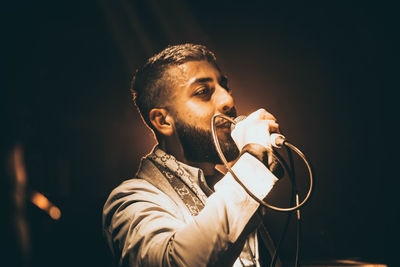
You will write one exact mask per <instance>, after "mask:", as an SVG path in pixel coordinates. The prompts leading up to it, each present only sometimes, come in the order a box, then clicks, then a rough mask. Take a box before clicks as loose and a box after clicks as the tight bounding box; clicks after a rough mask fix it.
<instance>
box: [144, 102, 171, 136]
mask: <svg viewBox="0 0 400 267" xmlns="http://www.w3.org/2000/svg"><path fill="white" fill-rule="evenodd" d="M149 119H150V122H151V124H153V126H154V128H155V129H156V130H157V131H158V132H159V133H161V134H162V135H166V136H171V135H172V134H173V133H174V119H173V118H172V117H171V116H170V115H169V113H168V111H167V110H166V109H164V108H153V109H152V110H150V112H149Z"/></svg>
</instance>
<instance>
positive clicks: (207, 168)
mask: <svg viewBox="0 0 400 267" xmlns="http://www.w3.org/2000/svg"><path fill="white" fill-rule="evenodd" d="M158 146H159V147H160V148H161V149H162V150H164V151H165V152H166V153H168V154H170V155H173V156H174V157H175V158H176V159H177V160H178V161H180V162H182V163H185V164H187V165H189V166H193V167H196V168H199V169H201V170H202V171H203V173H204V176H205V178H206V182H207V185H208V186H209V187H210V188H213V187H214V185H215V184H216V183H217V182H218V181H219V180H220V179H221V178H222V176H223V175H221V173H220V172H218V171H217V170H216V169H215V164H214V163H211V162H194V161H190V160H188V159H187V158H186V157H185V154H184V153H183V148H182V146H181V145H180V144H177V143H176V142H171V140H168V141H167V140H162V141H160V142H159V144H158Z"/></svg>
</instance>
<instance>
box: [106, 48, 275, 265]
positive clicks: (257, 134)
mask: <svg viewBox="0 0 400 267" xmlns="http://www.w3.org/2000/svg"><path fill="white" fill-rule="evenodd" d="M132 90H133V92H134V94H135V103H136V105H137V107H138V109H139V111H140V113H141V115H142V118H143V120H144V121H145V123H146V124H147V125H148V126H149V127H150V128H151V129H152V130H153V132H154V134H155V137H156V139H157V141H158V145H157V146H156V147H155V148H154V150H153V151H152V152H151V153H150V154H149V155H147V156H146V157H145V158H143V159H142V162H141V165H140V168H139V171H138V173H137V175H136V177H135V178H134V179H130V180H127V181H125V182H123V183H122V184H121V185H119V186H118V187H117V188H116V189H114V190H113V191H112V193H111V194H110V196H109V198H108V200H107V201H106V203H105V206H104V210H103V227H104V234H105V237H106V239H107V242H108V244H109V246H110V249H111V251H112V253H113V256H114V258H115V261H116V264H117V265H120V266H260V264H263V266H264V265H265V266H268V265H269V263H270V261H271V252H272V246H273V245H272V243H271V240H270V239H269V236H268V235H267V233H266V231H265V229H264V228H263V226H262V224H261V222H262V220H261V216H260V213H259V212H258V211H259V209H260V207H259V204H258V202H256V201H255V200H253V199H252V198H251V197H250V196H249V195H248V194H247V193H246V192H245V191H244V189H243V188H242V187H241V186H240V185H239V184H238V183H237V182H236V181H235V180H234V179H233V177H232V176H231V174H229V173H228V174H224V173H223V172H222V173H221V172H220V171H217V169H216V166H217V165H218V164H220V163H221V161H220V159H219V157H218V154H217V152H216V150H215V148H214V144H213V141H212V136H211V124H210V122H211V118H212V116H213V115H214V114H218V113H222V114H225V115H228V116H230V117H235V116H236V110H235V105H234V100H233V98H232V95H231V91H230V90H229V89H228V87H227V79H226V77H225V76H224V75H223V74H222V72H221V70H220V69H219V68H218V66H217V64H216V59H215V56H214V54H213V53H212V52H210V51H209V50H208V49H207V48H206V47H204V46H201V45H193V44H184V45H176V46H170V47H167V48H166V49H165V50H163V51H162V52H160V53H159V54H157V55H155V56H153V57H152V58H150V59H149V60H148V61H147V63H146V64H145V65H144V66H143V67H142V68H141V69H139V70H138V71H137V72H136V74H135V77H134V80H133V83H132ZM216 124H217V135H218V138H219V140H220V143H221V147H222V150H223V151H224V153H225V155H226V157H227V159H228V161H231V162H232V164H233V167H232V168H233V170H234V171H235V173H236V174H237V176H238V177H239V179H240V180H241V181H242V182H243V183H244V184H245V185H246V186H247V187H248V188H249V190H250V191H251V192H252V193H254V194H255V195H256V196H257V197H258V198H261V199H263V198H265V196H266V195H267V194H268V192H269V191H270V190H271V188H272V187H273V185H274V183H275V182H276V181H277V178H276V177H275V176H274V175H273V174H272V173H271V171H270V170H269V169H268V168H267V165H268V164H266V165H265V164H264V163H263V162H261V161H260V160H259V159H262V158H263V156H265V154H266V153H267V151H268V148H270V146H271V144H270V141H269V134H270V132H273V131H277V130H278V124H277V123H276V121H275V118H274V117H273V116H272V115H271V114H270V113H268V112H266V111H265V110H263V109H260V110H258V111H256V112H254V113H252V114H251V115H249V116H248V117H247V118H246V119H245V120H243V121H241V122H239V123H238V124H237V126H236V128H235V129H234V130H233V131H232V134H231V130H230V123H228V122H227V121H225V120H223V119H219V120H217V121H216ZM249 144H250V145H249ZM240 152H241V153H240ZM239 153H240V154H239Z"/></svg>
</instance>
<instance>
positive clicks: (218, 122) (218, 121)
mask: <svg viewBox="0 0 400 267" xmlns="http://www.w3.org/2000/svg"><path fill="white" fill-rule="evenodd" d="M223 114H224V115H225V116H228V117H231V118H233V119H234V118H236V117H237V112H236V108H235V107H233V108H231V109H230V110H228V111H227V112H225V113H223ZM215 124H216V125H217V126H219V127H222V126H224V127H229V126H230V124H231V123H230V122H229V121H228V120H226V119H224V118H216V120H215Z"/></svg>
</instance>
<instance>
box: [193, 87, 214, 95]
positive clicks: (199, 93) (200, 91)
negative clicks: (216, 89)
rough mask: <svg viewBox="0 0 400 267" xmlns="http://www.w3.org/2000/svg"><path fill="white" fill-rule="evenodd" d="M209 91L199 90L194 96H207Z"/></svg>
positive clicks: (206, 89) (206, 88)
mask: <svg viewBox="0 0 400 267" xmlns="http://www.w3.org/2000/svg"><path fill="white" fill-rule="evenodd" d="M210 91H211V90H210V88H208V87H205V88H201V89H199V90H197V91H196V93H195V95H198V96H202V95H207V94H209V93H210Z"/></svg>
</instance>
